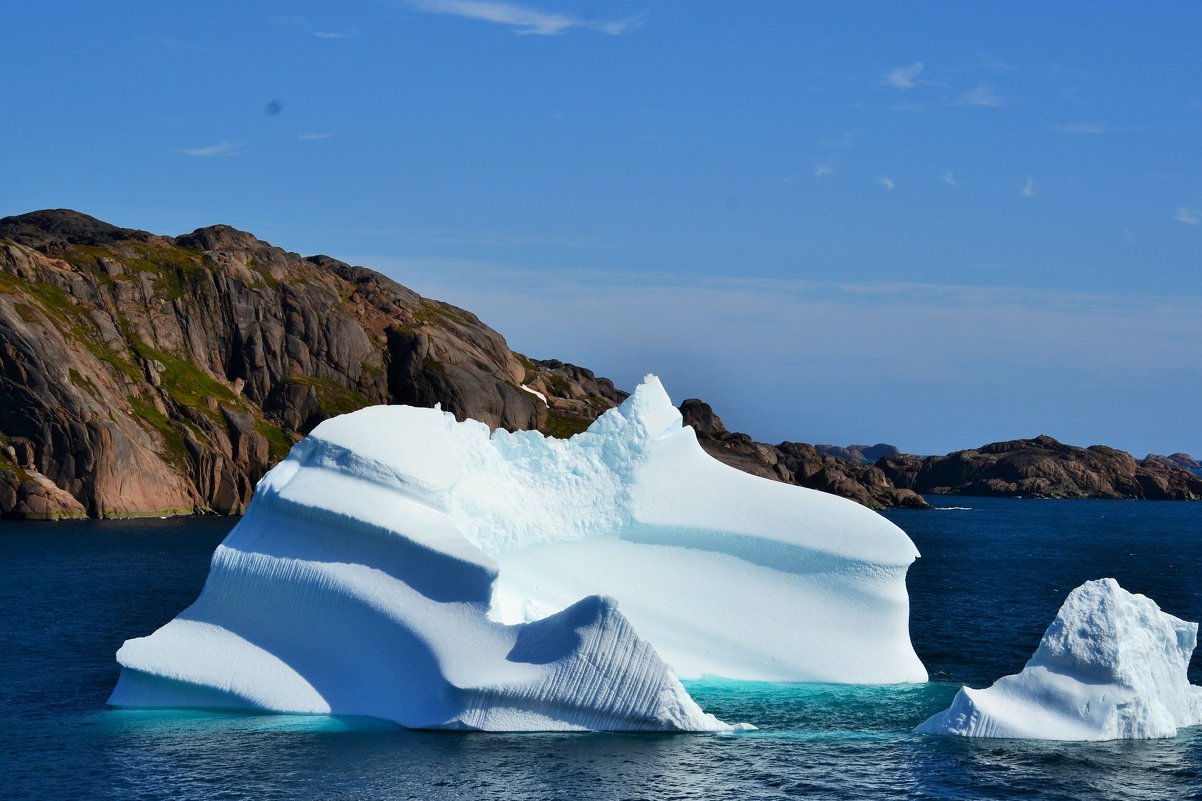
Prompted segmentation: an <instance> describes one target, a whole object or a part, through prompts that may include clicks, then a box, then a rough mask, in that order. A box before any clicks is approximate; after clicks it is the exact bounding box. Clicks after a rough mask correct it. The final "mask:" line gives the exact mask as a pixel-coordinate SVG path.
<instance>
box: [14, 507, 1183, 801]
mask: <svg viewBox="0 0 1202 801" xmlns="http://www.w3.org/2000/svg"><path fill="white" fill-rule="evenodd" d="M930 500H931V501H932V502H934V503H935V504H936V505H937V508H936V509H934V510H931V511H919V510H894V511H890V512H888V513H887V517H889V518H890V519H891V520H893V521H894V522H895V523H897V524H898V525H899V526H901V527H902V528H903V529H905V530H906V531H907V532H908V533H909V534H910V536H911V537H912V538H913V540H914V541H915V543H916V544H917V545H918V548H919V550H920V551H921V552H922V558H921V559H919V560H918V561H917V562H916V563H915V564H914V566H913V567H912V568H911V569H910V573H909V579H908V585H909V590H910V599H911V622H910V629H911V634H912V637H913V641H914V646H915V649H916V650H917V651H918V655H919V656H920V657H921V658H922V660H923V662H924V663H925V664H926V665H927V668H928V670H929V671H930V674H931V681H930V682H929V683H927V684H922V685H895V686H886V687H848V686H841V685H830V684H819V685H813V684H810V685H775V684H760V683H750V684H749V683H736V682H728V681H719V680H704V681H697V682H688V683H687V686H688V688H689V690H690V692H691V693H692V694H693V695H694V697H695V698H696V699H697V700H698V701H699V702H700V703H701V705H702V706H703V707H704V708H705V709H706V710H707V711H710V712H713V713H715V714H717V715H718V716H719V717H720V718H722V719H724V720H728V721H747V722H751V723H754V724H755V725H756V726H758V727H759V728H758V729H757V730H756V731H754V732H745V733H737V734H727V735H711V734H672V735H648V734H638V735H632V734H608V733H606V734H600V733H599V734H514V735H509V734H481V733H428V732H414V731H407V730H405V729H402V728H399V727H397V726H394V725H392V724H388V723H383V722H380V721H375V720H371V719H362V718H345V717H322V716H288V715H254V714H225V713H221V714H218V713H206V712H198V711H186V710H181V711H130V710H116V709H109V708H107V707H106V706H105V699H106V698H107V697H108V694H109V691H110V690H111V689H112V686H113V683H114V682H115V681H116V679H117V665H116V662H115V661H114V659H113V655H114V653H115V652H116V650H117V648H118V647H119V646H120V645H121V643H122V641H123V640H125V639H126V638H128V637H135V636H141V635H144V634H148V633H149V632H151V631H153V630H154V629H155V628H157V627H158V626H159V625H161V624H163V623H165V622H166V621H167V620H169V619H170V618H171V617H172V616H174V615H175V614H176V613H177V612H179V611H180V610H181V609H183V608H184V607H185V606H186V605H188V603H190V602H191V601H192V599H193V598H194V597H195V596H196V594H197V592H198V591H199V590H200V587H201V585H202V584H203V583H204V579H205V575H206V573H207V570H208V563H209V556H210V554H211V553H212V550H213V548H214V546H216V545H217V543H218V542H220V541H221V539H222V538H223V537H224V536H225V533H226V532H227V531H228V530H229V528H230V527H231V526H232V525H233V524H234V522H235V521H234V520H230V519H204V518H198V519H171V520H138V521H102V522H79V523H55V524H51V523H0V801H16V800H17V799H37V800H38V801H56V800H57V799H64V800H69V801H81V800H86V799H130V800H133V799H147V801H149V800H150V799H156V800H157V799H231V800H232V799H288V800H289V801H292V800H293V799H423V800H425V799H509V798H512V799H770V798H788V797H798V798H814V799H874V801H875V800H877V799H894V798H897V799H1049V800H1050V799H1065V800H1066V801H1067V800H1068V799H1073V800H1074V801H1077V800H1078V799H1115V800H1116V801H1139V800H1140V799H1148V801H1164V800H1165V799H1191V798H1192V799H1202V728H1199V729H1183V730H1181V731H1180V733H1179V734H1178V736H1177V737H1176V738H1174V739H1168V740H1154V741H1127V742H1109V743H1052V742H1036V741H1021V740H968V739H963V738H947V737H931V736H923V735H917V734H914V733H912V729H913V727H914V726H915V725H916V724H918V723H919V722H921V721H922V720H924V719H925V718H926V717H927V716H929V715H931V714H933V713H935V712H937V711H939V710H941V709H943V708H945V707H946V706H947V704H948V703H949V702H950V701H951V699H952V696H953V695H954V694H955V692H956V690H957V689H958V688H959V687H960V685H961V684H968V685H971V686H973V687H981V686H986V685H988V684H989V683H991V682H992V681H993V680H995V679H997V678H998V677H999V676H1002V675H1004V674H1007V673H1014V672H1017V671H1018V670H1019V669H1021V668H1022V666H1023V664H1024V663H1025V662H1026V660H1027V659H1028V658H1029V657H1030V655H1031V654H1032V652H1033V651H1034V650H1035V647H1036V645H1037V643H1038V642H1039V638H1040V636H1041V635H1042V633H1043V631H1044V629H1045V628H1046V627H1047V625H1048V624H1049V623H1050V622H1051V620H1052V618H1053V617H1054V616H1055V614H1056V610H1057V609H1058V608H1059V605H1060V603H1061V601H1062V600H1063V599H1064V597H1065V595H1066V594H1067V593H1068V592H1069V591H1070V590H1072V589H1073V588H1074V587H1076V586H1077V585H1079V584H1081V583H1082V582H1084V581H1086V580H1088V579H1094V578H1100V577H1103V576H1112V577H1114V578H1116V579H1118V581H1119V583H1121V584H1122V585H1123V586H1124V587H1126V588H1127V589H1129V590H1131V591H1133V592H1140V593H1144V594H1146V595H1148V596H1150V597H1151V598H1153V599H1154V600H1155V601H1156V602H1157V603H1159V604H1160V606H1161V608H1162V609H1164V610H1166V611H1168V612H1170V613H1172V614H1175V615H1177V616H1178V617H1182V618H1185V619H1187V620H1200V619H1202V503H1184V502H1181V503H1170V502H1151V501H1047V500H1030V499H1021V500H1019V499H987V498H963V497H961V498H931V499H930ZM787 613H788V610H782V614H787ZM1190 676H1191V679H1192V680H1193V681H1194V682H1195V683H1202V659H1200V658H1199V657H1198V655H1195V657H1194V660H1193V662H1192V664H1191V668H1190Z"/></svg>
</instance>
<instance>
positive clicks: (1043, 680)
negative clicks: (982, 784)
mask: <svg viewBox="0 0 1202 801" xmlns="http://www.w3.org/2000/svg"><path fill="white" fill-rule="evenodd" d="M1197 640H1198V624H1197V623H1189V622H1187V621H1184V620H1179V619H1178V618H1175V617H1173V616H1172V615H1170V614H1166V613H1165V612H1162V611H1160V607H1159V606H1157V605H1156V603H1155V602H1154V601H1153V600H1152V599H1151V598H1148V597H1146V596H1143V595H1135V594H1132V593H1130V592H1127V591H1126V590H1124V589H1123V588H1122V587H1120V586H1119V584H1118V582H1117V581H1115V580H1114V579H1112V578H1104V579H1099V580H1097V581H1088V582H1086V583H1085V584H1082V585H1081V586H1080V587H1078V588H1077V589H1075V590H1073V591H1072V592H1071V593H1069V596H1068V598H1066V599H1065V601H1064V605H1063V606H1061V607H1060V612H1059V613H1058V614H1057V615H1056V619H1055V620H1054V621H1053V622H1052V625H1051V626H1049V627H1048V630H1047V631H1046V632H1045V633H1044V635H1043V640H1041V641H1040V643H1039V648H1038V649H1037V650H1036V651H1035V655H1034V656H1033V657H1031V659H1030V661H1029V662H1027V665H1026V667H1024V668H1023V669H1022V672H1020V673H1018V674H1016V675H1012V676H1003V677H1002V678H1000V679H998V680H997V681H996V682H995V683H994V684H993V686H992V687H989V688H987V689H984V690H974V689H971V688H969V687H963V688H961V690H960V692H959V693H957V694H956V698H955V700H954V701H952V705H951V707H949V708H948V709H947V710H946V711H944V712H940V713H939V714H937V715H934V716H933V717H931V718H930V719H928V720H927V721H926V722H925V723H923V724H922V725H920V726H919V727H918V728H917V729H916V730H915V731H918V732H920V733H923V734H949V735H959V736H962V737H1013V738H1025V739H1039V740H1120V739H1150V738H1156V737H1173V736H1175V735H1176V734H1177V729H1178V728H1181V727H1184V726H1196V725H1198V724H1200V723H1202V687H1197V686H1194V685H1191V684H1190V683H1189V680H1188V678H1187V677H1186V670H1187V668H1188V667H1189V660H1190V655H1191V654H1192V653H1193V651H1194V647H1195V645H1196V644H1197Z"/></svg>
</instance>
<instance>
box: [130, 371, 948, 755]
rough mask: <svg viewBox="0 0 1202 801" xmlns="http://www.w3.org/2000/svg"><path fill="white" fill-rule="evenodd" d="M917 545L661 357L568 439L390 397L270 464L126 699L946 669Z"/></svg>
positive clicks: (486, 706) (672, 716) (549, 709)
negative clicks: (797, 474) (912, 626)
mask: <svg viewBox="0 0 1202 801" xmlns="http://www.w3.org/2000/svg"><path fill="white" fill-rule="evenodd" d="M917 555H918V553H917V551H916V549H915V548H914V545H913V543H911V542H910V540H909V538H908V537H907V536H906V535H905V534H904V533H903V532H902V531H901V530H900V529H898V528H897V527H896V526H894V525H893V524H891V523H889V522H888V521H887V520H885V518H883V517H881V516H880V515H878V514H876V513H875V512H872V511H870V510H868V509H865V508H863V507H861V506H859V505H858V504H855V503H853V502H851V501H847V500H844V499H842V498H838V497H835V496H833V495H827V494H824V493H820V492H815V491H812V490H807V489H802V488H800V487H794V486H788V485H784V484H780V483H776V482H772V481H769V480H767V479H761V478H756V477H753V476H750V475H747V474H744V473H742V472H740V471H738V470H736V469H734V468H731V467H727V466H726V465H723V464H721V463H720V462H718V461H716V460H715V459H713V458H711V457H710V456H708V455H707V454H706V453H705V452H704V451H703V450H702V449H701V447H700V445H699V444H698V442H697V438H696V436H695V434H694V432H693V430H692V429H691V428H689V427H687V426H684V425H683V424H682V420H681V416H680V413H679V412H678V411H677V409H676V408H675V407H674V406H673V405H672V402H671V400H669V398H668V396H667V394H666V393H665V392H664V389H663V387H662V386H661V385H660V383H659V381H658V379H656V378H654V377H653V376H648V377H647V379H645V381H644V383H643V384H641V385H640V386H639V387H638V389H637V390H636V391H635V392H634V394H633V395H631V396H630V398H628V399H627V400H626V401H625V402H624V403H623V404H622V406H620V407H619V408H617V409H611V410H609V411H607V412H606V413H604V414H603V415H601V416H600V417H599V418H598V419H597V420H596V421H595V422H594V423H593V424H592V425H591V426H590V427H589V429H588V430H587V431H585V432H583V433H581V434H577V435H576V436H574V437H572V438H571V439H569V440H556V439H550V438H544V437H543V436H542V435H541V434H539V433H537V432H530V431H519V432H507V431H504V430H497V431H496V432H493V433H490V432H489V430H488V428H487V426H485V425H484V424H483V423H478V422H475V421H472V420H467V421H463V422H457V421H456V420H455V418H454V417H453V416H452V415H450V414H448V413H445V412H443V411H441V410H439V409H424V408H414V407H407V406H378V407H371V408H367V409H362V410H360V411H357V412H354V413H352V414H347V415H343V416H340V417H336V418H333V419H330V420H327V421H325V422H323V423H321V424H320V425H319V426H317V427H316V428H315V429H314V430H313V432H312V433H311V434H310V435H309V436H308V437H307V438H306V439H305V440H303V441H302V442H300V443H298V444H297V445H296V446H295V447H294V448H293V449H292V452H291V453H290V454H289V456H288V457H287V458H286V459H285V460H284V461H282V462H281V463H280V464H279V465H277V466H276V467H275V468H274V469H272V470H271V471H270V472H269V473H268V474H267V475H266V476H264V478H263V479H262V481H261V482H260V483H259V486H258V488H257V490H256V492H255V495H254V500H253V502H252V503H251V505H250V508H249V509H248V510H247V513H246V515H245V516H244V517H243V518H242V520H241V521H240V522H239V523H238V525H237V526H236V527H235V528H234V529H233V530H232V531H231V532H230V534H229V535H228V537H227V538H226V540H225V541H224V542H223V543H222V544H221V545H219V546H218V547H217V550H216V552H215V553H214V555H213V559H212V566H211V569H210V573H209V577H208V580H207V582H206V584H205V586H204V589H203V590H202V592H201V594H200V596H199V597H198V598H197V600H196V601H195V602H194V603H193V604H192V606H190V607H189V608H188V609H186V610H184V611H183V612H182V613H180V615H179V616H178V617H176V618H175V619H174V620H172V621H170V622H168V623H167V624H166V625H164V626H163V627H162V628H160V629H159V630H157V631H156V632H154V633H153V634H151V635H150V636H148V637H143V638H139V639H131V640H128V641H126V643H125V644H124V645H123V646H122V647H121V649H120V650H119V651H118V652H117V661H118V662H119V664H120V666H121V674H120V678H119V679H118V682H117V685H116V687H115V689H114V690H113V693H112V696H111V698H110V699H109V703H110V704H112V705H114V706H122V707H201V708H232V709H249V710H263V711H276V712H299V713H333V714H351V715H368V716H374V717H378V718H384V719H388V720H392V721H395V722H397V723H400V724H402V725H404V726H409V727H414V728H449V729H480V730H494V731H496V730H504V731H526V730H578V729H612V730H644V729H653V730H693V731H697V730H703V731H717V730H723V729H728V728H730V727H728V726H727V725H726V724H724V723H723V722H721V721H719V720H718V719H716V718H714V717H713V716H712V715H707V714H706V713H704V712H703V711H702V710H701V709H700V708H699V707H698V705H697V704H696V703H695V702H694V701H693V699H692V698H691V697H690V696H689V695H688V693H687V692H686V691H685V689H684V687H683V686H682V685H681V683H680V680H679V679H678V678H677V676H678V675H684V676H686V677H700V676H702V675H715V676H722V677H726V678H733V679H761V680H773V681H836V682H844V683H892V682H903V681H925V680H926V671H925V669H924V668H923V666H922V663H921V662H920V661H919V660H918V657H917V656H916V655H915V653H914V650H913V648H912V647H911V644H910V638H909V630H908V616H909V606H908V596H907V594H906V589H905V575H906V570H907V569H908V567H909V565H910V563H911V562H912V561H913V560H914V558H915V557H916V556H917ZM614 599H616V600H614ZM619 602H620V604H621V608H620V610H619V606H618V604H619Z"/></svg>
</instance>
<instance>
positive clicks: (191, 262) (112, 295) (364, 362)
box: [0, 211, 574, 518]
mask: <svg viewBox="0 0 1202 801" xmlns="http://www.w3.org/2000/svg"><path fill="white" fill-rule="evenodd" d="M556 376H557V373H556V372H555V371H554V370H548V371H547V373H546V376H544V371H543V370H542V369H541V368H539V367H538V366H536V365H534V364H533V363H531V362H529V361H527V360H524V359H523V358H522V357H521V356H520V355H518V354H514V353H513V352H512V351H511V350H510V349H509V348H508V346H507V345H506V344H505V340H504V339H503V338H502V337H501V335H500V334H498V333H497V332H495V331H493V330H492V329H491V328H489V327H488V326H486V325H484V324H483V323H481V322H480V321H479V320H478V319H477V318H476V316H475V315H473V314H471V313H470V312H467V311H464V310H462V309H458V308H456V307H454V306H451V305H449V304H446V303H441V302H439V301H435V300H430V299H427V298H423V297H421V296H419V295H417V294H416V293H414V292H412V291H410V290H409V289H406V288H405V287H403V286H401V285H399V284H397V283H395V282H394V281H391V280H389V279H388V278H385V277H384V276H382V275H379V274H378V273H375V272H372V271H370V270H366V269H362V268H359V267H352V266H350V265H348V264H344V263H342V262H340V261H337V260H335V259H331V258H328V257H325V256H314V257H309V258H302V257H300V256H298V255H297V254H294V253H287V252H285V251H283V250H281V249H280V248H276V247H273V246H271V245H269V244H267V243H266V242H262V241H260V240H258V239H256V238H255V237H253V236H251V235H250V234H247V233H244V232H241V231H236V230H234V229H233V228H229V227H228V226H213V227H211V228H202V229H199V230H197V231H194V232H193V233H191V234H188V235H185V236H180V237H178V238H174V239H173V238H171V237H161V236H155V235H153V234H149V233H146V232H144V231H134V230H129V229H123V228H117V227H115V226H111V225H108V224H107V223H103V222H101V221H99V220H96V219H94V218H91V217H88V216H86V215H83V214H79V213H77V212H72V211H42V212H35V213H32V214H26V215H22V216H19V217H9V218H5V219H3V220H0V514H3V515H5V516H9V517H38V518H54V517H61V516H76V515H82V514H86V515H88V516H91V517H108V516H124V515H135V514H174V513H192V512H216V513H222V514H228V513H238V512H240V511H242V510H243V509H245V507H246V504H247V503H248V502H249V500H250V495H251V492H252V491H253V488H254V485H255V482H256V481H257V480H258V479H259V477H260V476H262V474H263V473H264V472H265V471H266V470H267V468H268V467H269V466H270V465H271V464H272V463H274V461H276V460H278V459H279V458H281V457H282V456H283V455H284V454H285V453H286V452H287V450H288V448H289V447H290V446H291V445H292V443H293V442H294V441H296V440H297V439H299V438H300V437H301V436H303V435H304V434H305V433H307V432H308V431H309V430H310V429H311V428H312V427H313V426H315V425H316V424H317V423H318V422H320V421H321V420H323V419H325V418H326V417H329V416H332V415H335V414H339V413H342V412H346V411H351V410H353V409H357V408H360V407H362V406H367V405H371V404H377V403H412V404H417V405H425V406H430V405H433V404H435V403H441V404H442V405H443V408H445V409H447V410H449V411H451V412H453V413H454V414H455V415H456V416H457V417H459V418H461V419H462V418H466V417H473V418H476V419H478V420H482V421H484V422H486V423H488V424H489V425H490V426H494V427H496V426H503V427H506V428H511V429H517V428H542V427H544V426H545V425H546V423H547V421H548V419H549V416H550V415H549V409H548V406H547V405H546V404H544V403H543V402H542V401H540V400H539V399H538V398H537V397H536V396H535V395H534V394H532V393H530V392H527V391H523V390H522V388H521V385H522V384H523V383H525V382H527V381H535V382H536V383H537V385H538V386H544V387H549V389H548V391H549V392H553V391H554V387H553V386H550V385H552V384H554V383H555V379H556ZM558 402H559V401H558V400H557V401H556V403H558ZM563 402H564V403H570V402H574V399H572V398H567V399H564V400H563ZM54 488H57V489H58V490H60V491H59V492H55V491H54Z"/></svg>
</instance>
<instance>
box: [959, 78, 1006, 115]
mask: <svg viewBox="0 0 1202 801" xmlns="http://www.w3.org/2000/svg"><path fill="white" fill-rule="evenodd" d="M1005 102H1006V101H1005V100H1003V99H1002V98H1001V97H999V96H998V93H997V92H995V91H994V89H993V87H992V86H991V85H989V84H988V83H986V82H985V81H981V82H980V83H979V84H977V85H976V88H974V89H969V90H968V91H967V92H965V93H964V94H962V95H960V96H959V97H957V98H956V100H955V104H956V105H959V106H976V107H978V108H997V107H998V106H1001V105H1004V104H1005Z"/></svg>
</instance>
